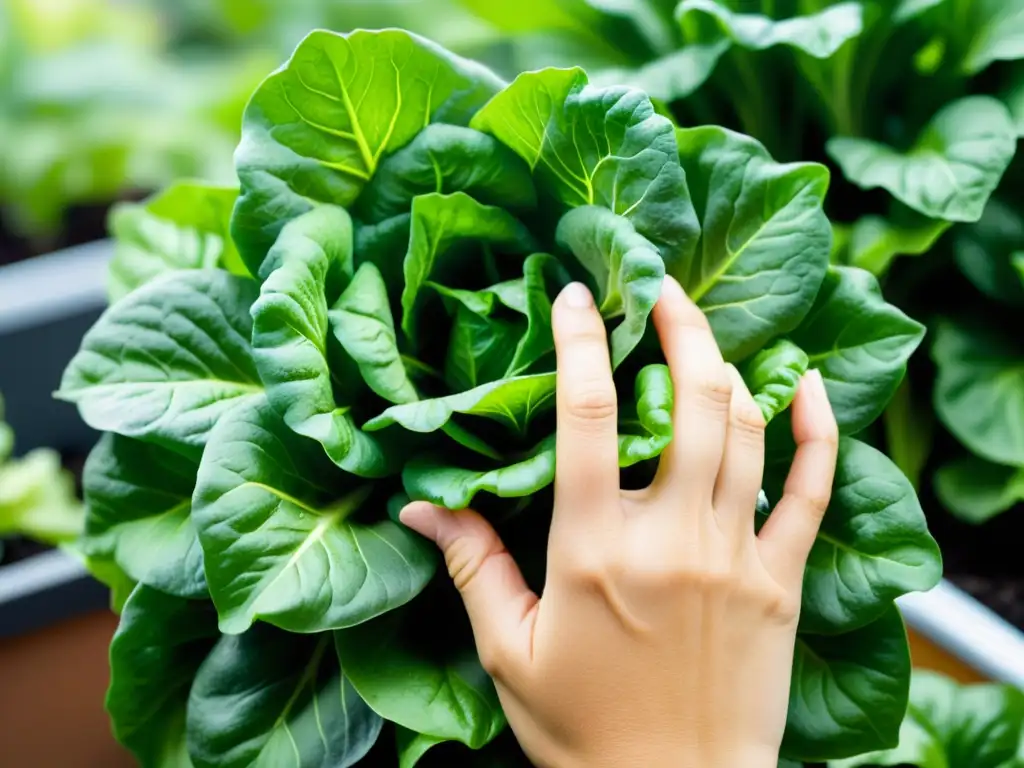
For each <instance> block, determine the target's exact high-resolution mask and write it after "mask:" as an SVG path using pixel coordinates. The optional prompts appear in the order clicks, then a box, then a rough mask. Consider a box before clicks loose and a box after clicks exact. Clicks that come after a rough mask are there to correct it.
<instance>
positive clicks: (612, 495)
mask: <svg viewBox="0 0 1024 768" xmlns="http://www.w3.org/2000/svg"><path fill="white" fill-rule="evenodd" d="M653 314H654V322H655V325H656V327H657V330H658V334H659V336H660V338H661V344H662V347H663V349H664V352H665V357H666V359H667V361H668V364H669V369H670V371H671V373H672V380H673V382H674V389H675V410H674V414H673V420H674V427H675V435H676V436H675V439H674V440H673V442H672V443H671V445H670V446H669V448H668V449H667V450H666V452H665V454H664V455H663V456H662V458H661V462H660V465H659V468H658V473H657V476H656V477H655V480H654V482H653V483H652V484H651V486H650V487H649V488H646V489H643V490H640V491H622V490H620V489H619V469H618V453H617V439H616V433H617V418H616V416H617V414H616V396H615V387H614V385H613V383H612V375H611V367H610V364H609V357H608V347H607V341H606V336H605V329H604V325H603V323H602V321H601V318H600V316H599V315H598V313H597V310H596V309H595V308H594V305H593V300H592V298H591V296H590V294H589V292H587V290H586V289H585V288H584V287H583V286H582V285H579V284H575V285H572V286H569V287H568V288H567V289H566V290H565V291H563V293H562V295H561V296H560V297H559V298H558V301H557V302H556V304H555V308H554V317H553V323H554V331H555V345H556V349H557V355H558V431H557V438H556V439H557V459H556V466H557V476H556V478H555V509H554V517H553V521H552V525H551V534H550V539H549V546H548V570H547V581H546V585H545V587H544V594H543V597H541V598H538V597H537V596H536V595H535V594H534V593H533V592H531V591H530V589H529V588H528V587H527V586H526V584H525V582H524V581H523V578H522V575H521V574H520V572H519V569H518V568H517V566H516V564H515V562H514V561H513V560H512V558H511V556H510V555H509V553H508V552H507V551H506V550H505V548H504V547H503V546H502V543H501V541H500V539H499V538H498V535H497V534H496V533H495V531H494V529H493V528H492V527H491V526H490V525H489V524H488V523H487V522H486V521H485V520H484V519H483V518H482V517H480V516H479V515H477V514H476V513H474V512H472V511H469V510H463V511H459V512H449V511H446V510H442V509H439V508H436V507H433V506H432V505H430V504H426V503H422V502H419V503H414V504H411V505H409V506H408V507H406V509H404V510H403V511H402V515H401V519H402V521H403V522H404V523H406V524H407V525H408V526H409V527H411V528H413V529H414V530H416V531H419V532H420V533H421V534H423V535H424V536H427V537H428V538H430V539H432V540H434V541H435V542H437V544H438V545H439V546H440V548H441V549H442V550H443V551H444V555H445V560H446V562H447V564H448V570H449V573H450V574H451V576H452V578H453V579H454V580H455V585H456V586H457V587H458V589H459V591H460V592H461V594H462V597H463V600H464V601H465V605H466V609H467V611H468V612H469V617H470V620H471V622H472V625H473V632H474V635H475V637H476V642H477V648H478V651H479V653H480V658H481V660H482V662H483V664H484V667H485V668H486V669H487V671H488V672H489V673H490V674H491V675H492V677H493V678H494V680H495V684H496V686H497V689H498V694H499V696H500V698H501V702H502V706H503V707H504V709H505V712H506V714H507V715H508V720H509V723H510V724H511V726H512V729H513V731H514V732H515V735H516V737H517V738H518V740H519V742H520V744H521V745H522V747H523V749H524V751H525V752H526V753H527V755H528V756H529V757H530V759H531V760H533V762H534V763H535V764H536V765H537V766H540V767H541V768H584V767H585V768H602V767H603V766H609V767H611V766H615V767H616V768H623V767H624V766H644V768H647V767H651V768H662V767H663V766H664V767H665V768H712V767H713V768H731V767H732V766H735V767H736V768H761V766H764V767H765V768H775V765H776V760H777V758H778V753H779V745H780V743H781V741H782V733H783V729H784V728H785V723H786V710H787V701H788V696H789V685H790V673H791V669H792V665H793V649H794V644H795V642H796V629H797V619H798V616H799V610H800V591H801V583H802V578H803V570H804V565H805V563H806V560H807V556H808V553H809V551H810V548H811V545H812V543H813V542H814V539H815V536H816V534H817V531H818V526H819V523H820V522H821V518H822V515H823V514H824V512H825V508H826V506H827V505H828V500H829V495H830V492H831V487H832V478H833V474H834V472H835V463H836V446H837V441H838V437H837V428H836V423H835V418H834V416H833V415H832V409H831V407H830V406H829V402H828V399H827V397H826V394H825V389H824V385H823V383H822V380H821V376H820V374H818V372H817V371H812V372H810V373H808V374H807V375H806V376H805V377H804V379H803V380H802V382H801V384H800V387H799V390H798V392H797V395H796V398H795V400H794V402H793V406H792V412H793V435H794V438H795V440H796V444H797V450H796V456H795V458H794V461H793V466H792V469H791V472H790V474H789V478H788V480H787V483H786V486H785V491H784V494H783V497H782V499H781V501H780V502H779V504H778V506H777V507H776V508H775V510H774V512H773V513H772V515H771V517H770V518H769V520H768V521H767V523H766V524H765V525H764V527H763V528H762V529H761V532H760V534H759V535H755V532H754V508H755V505H756V501H757V496H758V492H759V491H760V488H761V479H762V472H763V468H764V426H765V425H764V420H763V418H762V416H761V414H760V411H759V410H758V408H757V406H756V404H755V403H754V400H753V398H752V397H751V395H750V393H749V392H748V391H747V388H746V386H745V385H744V383H743V380H742V379H741V378H740V376H739V374H738V373H737V372H736V370H735V369H734V368H733V367H732V366H728V365H726V364H725V363H724V362H723V361H722V356H721V353H720V352H719V349H718V346H717V344H716V343H715V340H714V337H713V336H712V334H711V329H710V327H709V325H708V322H707V320H706V319H705V317H704V314H703V313H702V312H701V311H700V310H699V309H698V308H697V307H696V306H695V305H694V304H693V302H691V301H690V299H689V298H688V297H687V296H686V295H685V293H684V292H683V290H682V288H680V286H679V284H678V283H676V282H675V281H674V280H672V279H671V278H669V279H666V281H665V285H664V288H663V291H662V296H661V298H660V300H659V301H658V304H657V306H656V307H655V309H654V313H653Z"/></svg>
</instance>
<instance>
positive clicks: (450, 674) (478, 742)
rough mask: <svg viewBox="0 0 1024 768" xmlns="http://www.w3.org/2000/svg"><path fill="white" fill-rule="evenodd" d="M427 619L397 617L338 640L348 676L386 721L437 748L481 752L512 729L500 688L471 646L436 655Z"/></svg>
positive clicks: (349, 632) (343, 633) (339, 636)
mask: <svg viewBox="0 0 1024 768" xmlns="http://www.w3.org/2000/svg"><path fill="white" fill-rule="evenodd" d="M417 617H418V618H419V619H421V620H422V619H423V618H425V617H424V616H422V615H418V614H416V613H408V612H406V611H396V612H395V613H393V614H390V615H388V616H383V617H381V618H379V619H376V620H375V621H372V622H367V623H366V624H363V625H361V626H358V627H352V628H351V629H345V630H341V631H339V632H335V633H334V637H335V643H336V645H337V649H338V658H339V659H340V660H341V666H342V669H344V670H345V673H346V674H347V675H348V678H349V680H350V681H351V683H352V685H353V686H354V687H355V689H356V691H358V692H359V695H360V696H361V697H362V698H363V700H364V701H365V702H366V703H367V704H369V705H370V708H371V709H373V710H374V711H375V712H376V713H377V714H379V715H380V716H381V717H383V718H385V719H387V720H390V721H391V722H393V723H396V724H397V725H399V726H402V727H403V728H407V729H409V730H411V731H413V732H415V733H419V734H423V735H425V736H427V737H430V738H431V739H433V740H435V741H436V742H441V741H459V742H462V743H463V744H466V745H467V746H469V747H471V748H473V749H479V748H480V747H482V746H483V745H485V744H487V743H488V742H489V741H491V740H492V739H493V738H494V737H495V736H497V735H498V733H500V732H501V730H502V729H503V728H504V727H505V715H504V713H503V712H502V709H501V705H500V704H499V702H498V694H497V692H496V691H495V689H494V683H493V682H492V681H491V678H490V677H488V675H487V673H486V672H484V670H483V668H482V667H481V666H480V663H479V661H478V660H477V656H476V653H475V651H474V650H473V647H472V643H468V644H466V645H462V646H450V645H449V646H447V647H445V648H444V649H443V651H442V652H441V653H430V652H427V651H426V650H425V645H426V644H424V643H420V642H417V640H418V639H419V637H418V635H422V627H420V626H419V622H415V623H414V622H413V621H412V620H413V619H415V618H417Z"/></svg>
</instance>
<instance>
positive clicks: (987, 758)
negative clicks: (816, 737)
mask: <svg viewBox="0 0 1024 768" xmlns="http://www.w3.org/2000/svg"><path fill="white" fill-rule="evenodd" d="M1022 738H1024V694H1022V693H1021V692H1020V691H1019V690H1016V689H1014V688H1013V687H1011V686H1009V685H999V684H995V683H981V684H976V685H960V684H958V683H956V682H955V681H953V680H951V679H949V678H947V677H945V676H943V675H939V674H937V673H935V672H928V671H925V670H923V669H922V670H916V671H915V672H914V677H913V680H912V681H911V684H910V707H909V709H908V711H907V717H906V720H904V722H903V727H902V728H901V730H900V741H899V746H897V747H896V748H895V749H891V750H886V751H884V752H874V753H870V754H866V755H861V756H859V757H856V758H853V759H851V760H841V761H837V762H833V763H830V764H829V768H856V767H857V766H863V765H871V766H876V765H877V766H896V765H903V764H909V765H914V766H919V767H920V768H957V766H970V767H971V768H1015V766H1016V764H1015V763H1014V762H1013V759H1014V758H1015V757H1016V756H1018V751H1017V750H1018V745H1019V744H1020V743H1021V740H1022Z"/></svg>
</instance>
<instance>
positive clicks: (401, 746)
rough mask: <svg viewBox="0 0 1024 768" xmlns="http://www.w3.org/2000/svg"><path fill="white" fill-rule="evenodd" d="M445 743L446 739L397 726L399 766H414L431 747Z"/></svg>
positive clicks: (408, 767) (412, 767) (401, 767)
mask: <svg viewBox="0 0 1024 768" xmlns="http://www.w3.org/2000/svg"><path fill="white" fill-rule="evenodd" d="M443 743H444V739H436V738H434V737H433V736H424V735H423V734H422V733H416V732H415V731H410V730H409V729H408V728H403V727H402V726H400V725H399V726H396V728H395V747H396V748H397V749H398V768H414V766H415V765H416V764H417V763H418V762H419V761H420V758H421V757H423V756H424V755H425V754H427V752H428V751H429V750H430V749H431V747H436V746H437V745H438V744H443Z"/></svg>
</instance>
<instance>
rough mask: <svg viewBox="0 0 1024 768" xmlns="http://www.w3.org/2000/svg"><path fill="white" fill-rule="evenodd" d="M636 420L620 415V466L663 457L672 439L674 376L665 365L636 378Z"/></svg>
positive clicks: (657, 366)
mask: <svg viewBox="0 0 1024 768" xmlns="http://www.w3.org/2000/svg"><path fill="white" fill-rule="evenodd" d="M635 393H636V418H635V420H633V419H630V418H629V417H628V414H626V417H625V418H624V417H623V414H620V415H619V466H620V467H631V466H633V465H634V464H636V463H638V462H641V461H647V460H649V459H653V458H656V457H658V456H660V455H661V452H662V451H664V450H665V448H666V447H667V446H668V444H669V442H670V441H671V440H672V405H673V401H674V391H673V389H672V377H671V376H670V375H669V372H668V366H666V365H657V364H656V365H648V366H645V367H644V368H642V369H640V373H638V374H637V376H636V386H635Z"/></svg>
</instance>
